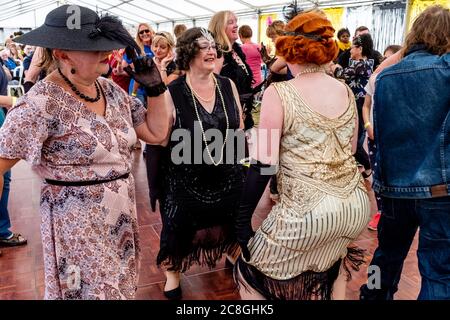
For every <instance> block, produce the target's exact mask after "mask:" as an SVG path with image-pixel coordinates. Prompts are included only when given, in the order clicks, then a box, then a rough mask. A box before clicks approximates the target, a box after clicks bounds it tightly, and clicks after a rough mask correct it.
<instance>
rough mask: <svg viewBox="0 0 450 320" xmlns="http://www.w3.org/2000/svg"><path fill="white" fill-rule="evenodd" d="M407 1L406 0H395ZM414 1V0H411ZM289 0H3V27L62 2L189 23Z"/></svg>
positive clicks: (357, 1)
mask: <svg viewBox="0 0 450 320" xmlns="http://www.w3.org/2000/svg"><path fill="white" fill-rule="evenodd" d="M388 1H393V0H298V4H299V6H300V7H301V8H311V7H313V4H314V3H317V4H318V5H319V6H320V7H321V8H329V7H343V6H357V5H367V4H372V3H383V2H388ZM394 1H406V0H394ZM410 1H411V0H410ZM290 2H291V1H290V0H170V1H169V0H168V1H163V0H0V28H1V27H16V28H18V27H25V28H35V27H38V26H40V25H41V24H42V23H43V21H44V19H45V15H46V14H47V13H48V12H49V11H50V10H52V9H54V8H56V7H57V6H58V5H61V4H73V5H81V6H86V7H89V8H91V9H93V10H96V11H97V12H101V13H109V14H113V15H117V16H119V17H120V18H121V19H122V20H123V21H124V22H125V23H126V24H128V25H130V26H131V25H136V24H137V23H139V22H142V21H146V22H149V23H150V24H152V25H153V26H156V27H157V29H159V25H160V24H165V23H169V24H175V23H185V24H189V23H192V24H193V21H196V22H197V21H200V20H208V19H209V18H210V17H211V16H212V15H213V14H214V13H215V12H217V11H221V10H231V11H233V12H235V13H236V14H237V15H238V16H245V15H257V14H258V13H274V12H278V13H279V12H281V10H282V8H283V7H284V6H285V5H287V4H289V3H290Z"/></svg>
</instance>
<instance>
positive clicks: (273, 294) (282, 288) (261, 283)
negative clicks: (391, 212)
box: [234, 247, 365, 300]
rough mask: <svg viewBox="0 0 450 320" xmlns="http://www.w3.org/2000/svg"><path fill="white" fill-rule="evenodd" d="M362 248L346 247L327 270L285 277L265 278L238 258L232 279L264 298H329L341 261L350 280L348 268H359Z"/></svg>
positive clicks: (349, 269)
mask: <svg viewBox="0 0 450 320" xmlns="http://www.w3.org/2000/svg"><path fill="white" fill-rule="evenodd" d="M364 252H365V250H363V249H359V248H356V247H349V248H348V249H347V255H346V256H345V257H344V258H343V259H339V260H338V261H336V262H335V263H334V264H333V265H332V266H331V268H329V269H328V270H327V271H324V272H314V271H305V272H303V273H301V274H299V275H298V276H296V277H294V278H292V279H289V280H275V279H272V278H269V277H267V276H266V275H264V274H263V273H262V272H260V271H259V270H258V269H256V268H255V267H254V266H252V265H249V264H247V263H246V262H244V261H243V260H242V258H239V259H238V261H237V263H236V264H235V269H234V281H235V283H236V285H237V288H238V289H239V288H240V286H243V287H244V288H245V289H246V290H247V291H250V290H249V289H250V288H249V286H250V287H251V289H253V290H255V291H257V292H258V293H259V294H261V295H262V296H263V297H265V298H266V299H267V300H331V298H332V292H333V284H334V282H335V281H336V279H337V277H338V275H339V269H340V267H341V262H342V266H343V269H344V271H345V273H346V277H347V281H350V280H351V270H354V271H359V269H360V266H361V265H362V264H364V262H365V261H364ZM238 271H239V273H240V276H239V275H238ZM242 278H243V279H242Z"/></svg>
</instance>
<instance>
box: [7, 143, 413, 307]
mask: <svg viewBox="0 0 450 320" xmlns="http://www.w3.org/2000/svg"><path fill="white" fill-rule="evenodd" d="M133 173H134V176H135V178H136V191H137V195H136V199H137V211H138V217H139V226H140V238H141V243H142V249H143V252H142V255H143V260H142V261H141V266H140V278H139V289H138V292H137V298H138V299H153V300H160V299H165V297H164V295H163V294H162V289H163V287H164V280H165V278H164V274H163V272H162V271H161V270H160V269H158V268H157V266H156V263H155V261H156V255H157V253H158V249H159V234H160V231H161V220H160V217H159V213H152V212H151V211H150V210H149V200H148V187H147V181H146V172H145V163H144V161H143V157H142V152H140V151H136V152H135V157H134V168H133ZM39 185H40V180H39V178H38V177H37V176H36V175H35V174H34V173H33V172H32V171H31V169H30V167H29V166H28V164H26V163H24V162H23V161H21V162H20V163H19V164H18V165H17V166H16V167H15V168H13V174H12V184H11V195H10V201H9V211H10V215H11V221H12V230H13V231H15V232H19V233H22V234H23V235H24V236H25V237H27V238H28V245H26V246H24V247H16V248H2V249H1V250H2V251H3V255H2V256H1V257H0V300H5V299H42V298H43V295H44V272H43V257H42V245H41V238H40V231H39V224H40V217H39V211H38V208H39V196H40V195H39V190H40V187H39ZM372 200H373V197H372ZM270 206H271V204H270V200H269V198H268V194H267V192H266V194H264V196H263V198H262V199H261V201H260V203H259V205H258V208H257V211H256V213H255V215H254V218H253V226H254V227H257V226H259V225H260V224H261V222H262V220H263V219H264V217H265V216H266V215H267V213H268V212H269V210H270ZM374 211H375V210H374V208H372V212H374ZM356 244H357V245H359V246H360V247H362V248H364V249H367V253H368V256H367V260H368V261H370V259H371V255H372V254H373V252H374V250H375V248H376V246H377V239H376V232H373V231H369V230H365V231H364V232H363V233H362V234H361V235H360V237H359V238H358V240H357V241H356ZM416 249H417V237H416V240H415V241H414V244H413V246H412V248H411V251H410V252H409V255H408V258H407V260H406V262H405V264H404V269H403V275H402V280H401V282H400V285H399V291H398V293H397V294H396V297H395V298H396V299H402V300H404V299H416V297H417V295H418V292H419V287H420V275H419V272H418V269H417V257H416ZM366 270H367V266H365V267H364V268H362V269H361V271H360V272H358V273H355V274H353V279H352V281H351V282H350V283H349V285H348V288H347V299H349V300H356V299H358V297H359V287H360V286H361V285H362V284H363V283H364V282H365V280H366ZM181 285H182V289H183V298H184V299H189V300H230V299H239V294H238V293H237V292H236V291H235V289H234V285H233V280H232V272H231V269H229V268H225V266H224V261H221V262H220V263H218V265H217V267H216V268H215V269H213V270H208V269H206V268H201V267H197V266H196V267H193V268H192V269H191V270H189V271H188V272H186V274H184V275H183V276H182V280H181Z"/></svg>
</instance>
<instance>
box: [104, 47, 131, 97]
mask: <svg viewBox="0 0 450 320" xmlns="http://www.w3.org/2000/svg"><path fill="white" fill-rule="evenodd" d="M124 53H125V50H124V49H119V50H114V51H113V53H112V54H111V56H110V58H109V66H110V68H111V79H112V81H114V82H115V83H116V84H117V85H118V86H119V87H121V88H122V89H123V90H124V91H125V92H127V93H128V89H129V87H130V81H131V78H130V76H129V75H128V73H126V72H125V70H123V67H122V61H123V55H124Z"/></svg>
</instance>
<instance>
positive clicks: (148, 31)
mask: <svg viewBox="0 0 450 320" xmlns="http://www.w3.org/2000/svg"><path fill="white" fill-rule="evenodd" d="M144 32H145V33H150V30H149V29H145V30H141V31H139V34H140V35H143V34H144Z"/></svg>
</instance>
